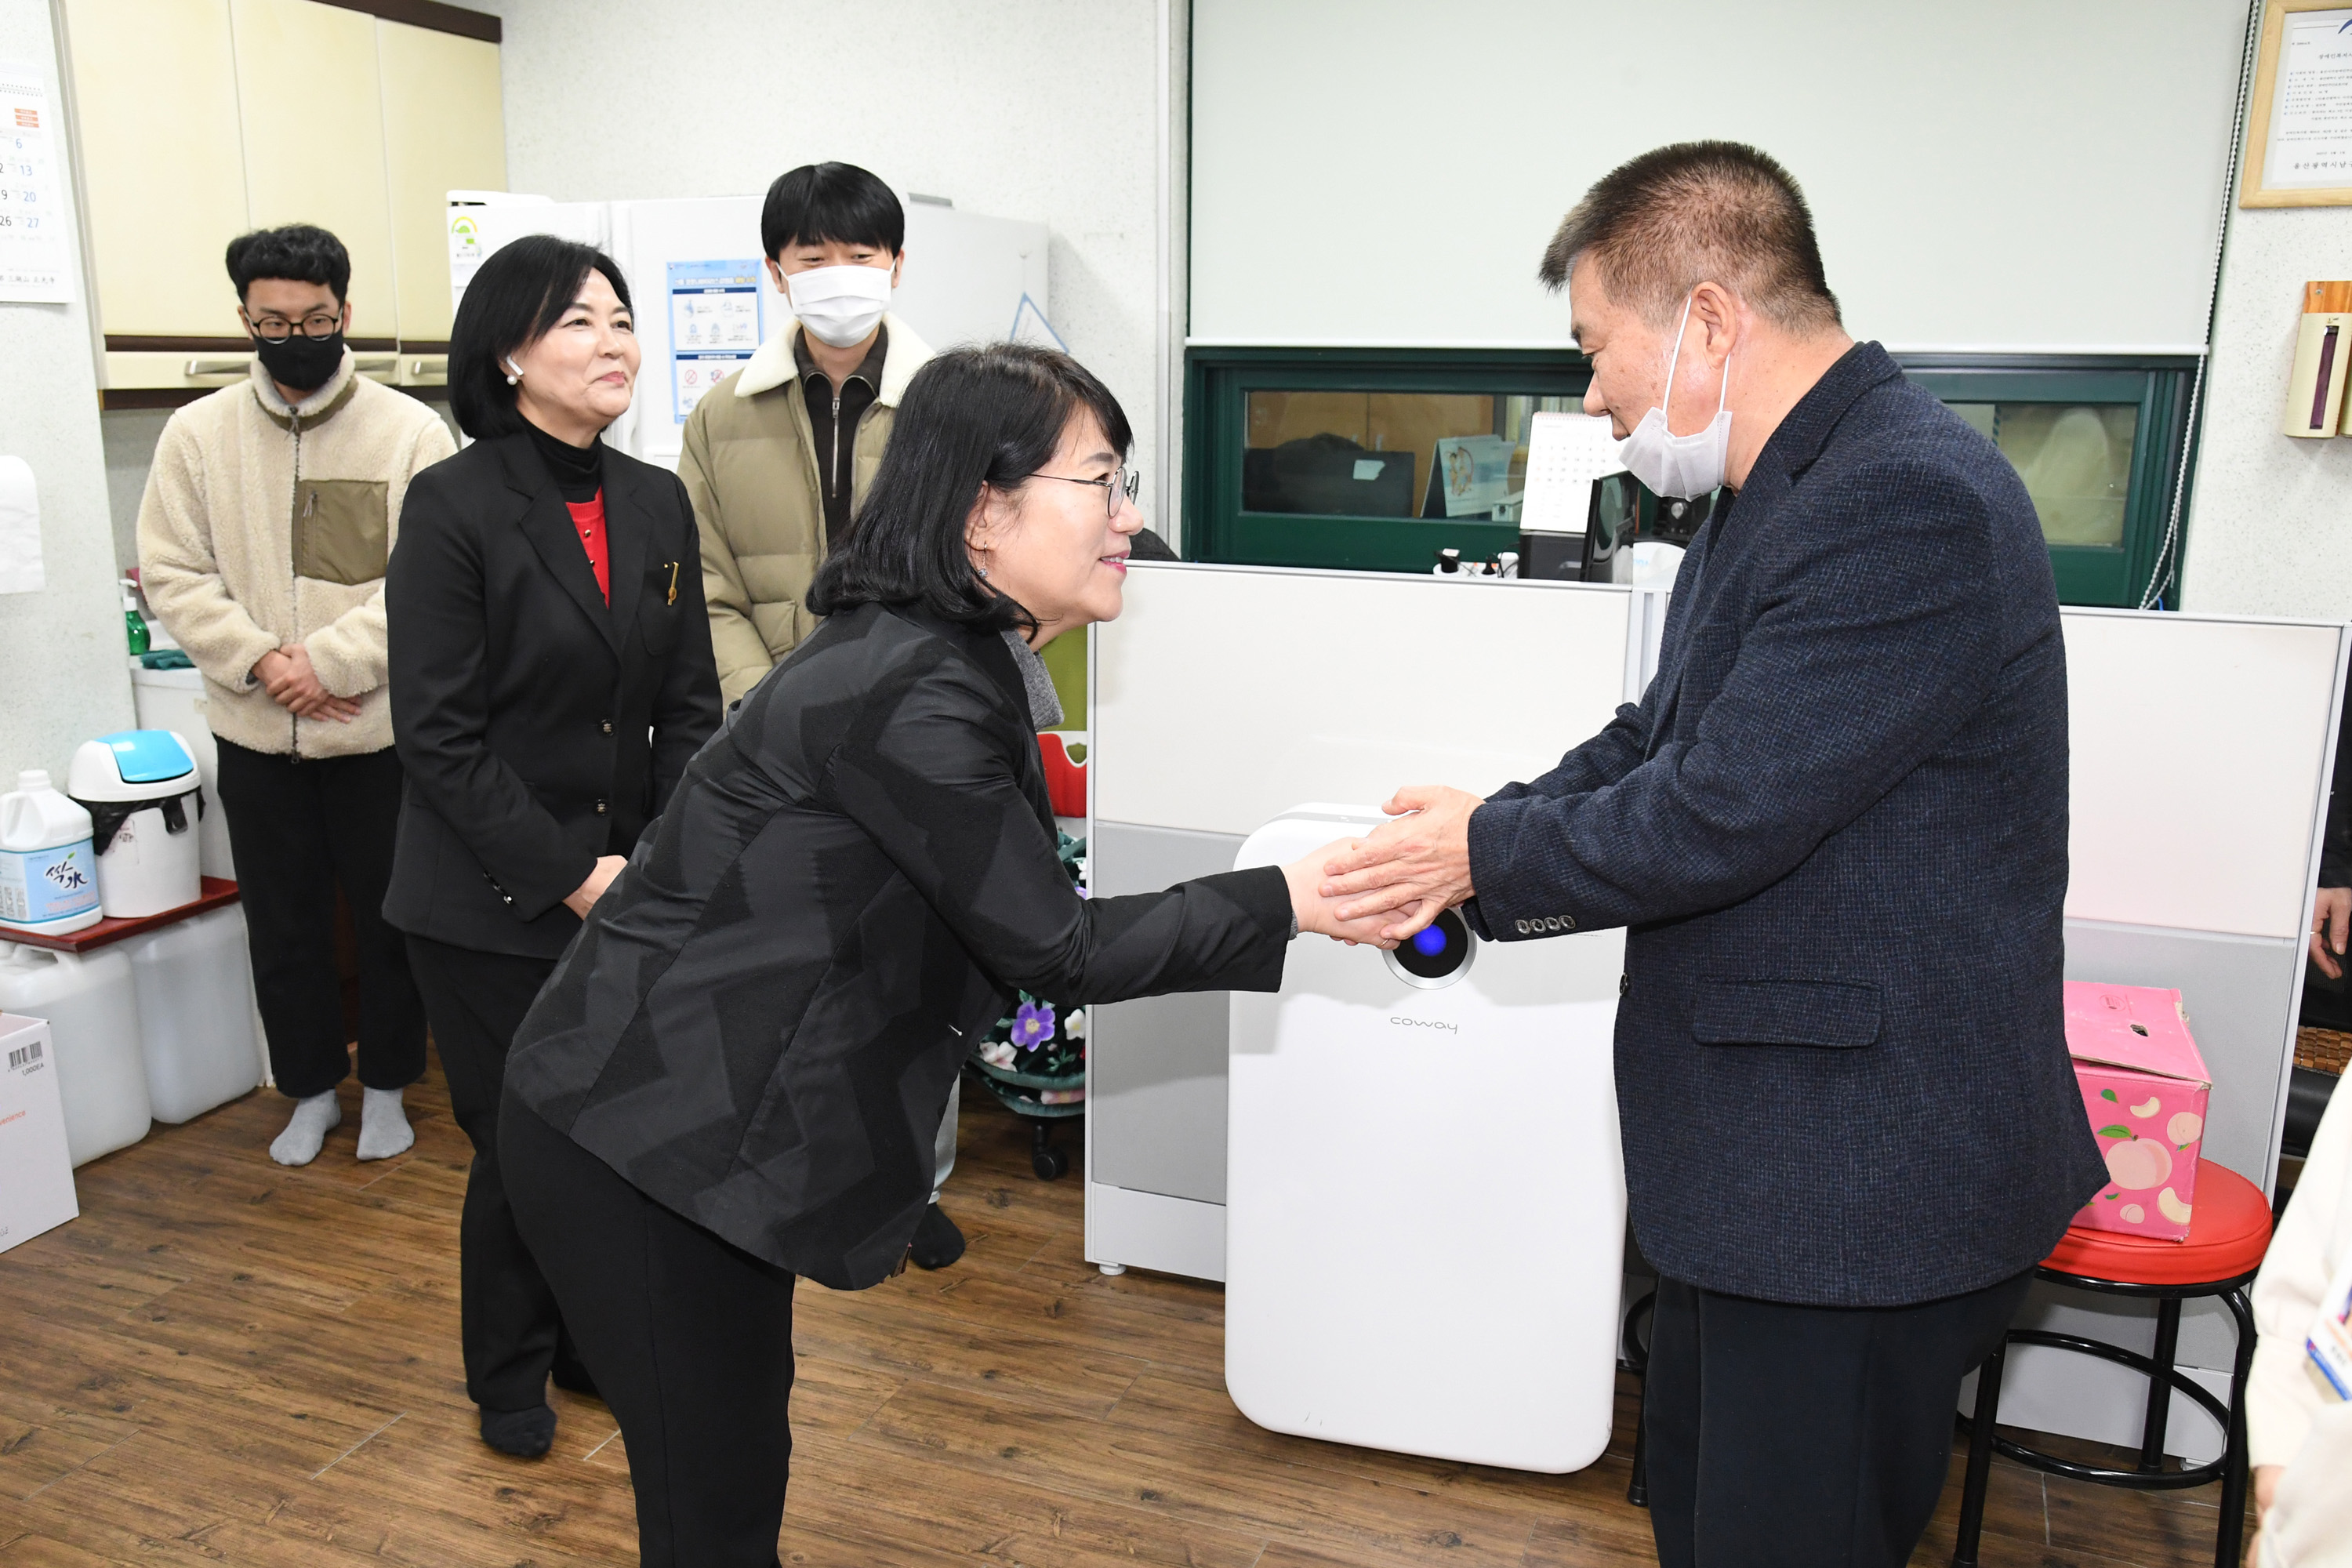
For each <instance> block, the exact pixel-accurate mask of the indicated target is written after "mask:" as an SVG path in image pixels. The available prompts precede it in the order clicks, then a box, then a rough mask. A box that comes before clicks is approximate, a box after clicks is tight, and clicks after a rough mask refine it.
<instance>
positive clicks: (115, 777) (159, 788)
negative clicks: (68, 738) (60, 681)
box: [66, 730, 205, 920]
mask: <svg viewBox="0 0 2352 1568" xmlns="http://www.w3.org/2000/svg"><path fill="white" fill-rule="evenodd" d="M66 793H67V794H68V795H71V796H73V798H74V800H75V801H76V802H78V803H79V805H82V806H83V807H85V808H86V809H87V810H88V811H89V815H90V820H91V822H92V824H93V826H95V828H96V831H95V833H94V834H93V835H92V838H93V840H94V841H95V842H96V844H97V846H98V892H99V901H100V907H101V908H103V909H104V910H105V911H106V913H107V916H108V918H110V919H112V920H131V919H135V918H137V917H139V916H141V915H159V914H162V913H163V911H164V910H176V909H178V908H179V907H180V906H181V905H182V904H192V903H194V902H195V901H196V899H197V897H198V896H199V895H201V894H202V893H203V891H204V872H203V869H202V856H203V850H202V847H201V846H200V843H199V840H198V837H197V832H196V828H197V824H198V821H199V819H200V818H201V816H202V814H203V812H204V810H205V798H204V796H205V792H204V786H203V784H202V783H201V781H200V780H199V779H198V777H197V773H196V758H195V752H194V749H193V748H192V747H190V746H189V744H188V742H187V741H186V740H185V739H184V738H183V737H182V736H181V735H179V734H178V733H176V732H175V731H170V730H124V731H121V732H120V733H117V734H112V735H101V736H100V737H99V738H98V739H97V740H95V741H84V742H82V743H81V745H80V746H79V747H78V748H77V749H76V750H75V752H74V759H73V770H72V772H71V773H68V775H67V777H66Z"/></svg>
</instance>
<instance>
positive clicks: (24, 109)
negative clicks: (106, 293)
mask: <svg viewBox="0 0 2352 1568" xmlns="http://www.w3.org/2000/svg"><path fill="white" fill-rule="evenodd" d="M56 128H57V121H56V118H55V116H54V115H53V114H51V112H50V110H49V90H48V86H47V79H46V77H45V76H44V75H43V73H42V70H41V68H40V67H38V66H37V65H31V64H28V63H26V61H23V60H0V300H22V301H27V302H30V303H33V304H44V305H62V304H65V303H67V302H68V300H72V298H73V272H72V268H73V258H72V257H71V255H70V253H69V251H68V247H67V245H66V223H65V203H64V201H63V199H62V196H61V190H62V187H61V186H60V185H59V184H58V163H57V142H56V141H55V139H54V137H53V136H52V134H51V132H54V131H55V130H56Z"/></svg>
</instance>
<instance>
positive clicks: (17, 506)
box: [0, 458, 49, 594]
mask: <svg viewBox="0 0 2352 1568" xmlns="http://www.w3.org/2000/svg"><path fill="white" fill-rule="evenodd" d="M48 581H49V580H48V574H47V573H46V572H44V571H43V570H42V569H41V502H40V498H39V495H38V493H37V491H36V490H35V489H34V487H33V469H32V467H31V465H30V464H28V463H26V461H25V459H24V458H0V594H34V593H38V592H39V591H40V590H41V589H43V588H45V587H47V586H48Z"/></svg>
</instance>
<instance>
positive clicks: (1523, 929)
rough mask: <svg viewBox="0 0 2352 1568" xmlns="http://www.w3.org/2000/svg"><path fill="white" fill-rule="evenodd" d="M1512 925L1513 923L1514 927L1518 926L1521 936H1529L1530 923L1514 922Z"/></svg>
mask: <svg viewBox="0 0 2352 1568" xmlns="http://www.w3.org/2000/svg"><path fill="white" fill-rule="evenodd" d="M1511 923H1512V924H1513V925H1515V926H1517V928H1518V931H1519V934H1520V935H1521V936H1525V935H1527V934H1528V922H1527V921H1512V922H1511Z"/></svg>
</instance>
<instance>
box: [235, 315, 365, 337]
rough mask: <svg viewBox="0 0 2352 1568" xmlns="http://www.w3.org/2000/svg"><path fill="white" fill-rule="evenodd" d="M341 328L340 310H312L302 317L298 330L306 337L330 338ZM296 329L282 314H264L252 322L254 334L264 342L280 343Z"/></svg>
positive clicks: (294, 324)
mask: <svg viewBox="0 0 2352 1568" xmlns="http://www.w3.org/2000/svg"><path fill="white" fill-rule="evenodd" d="M342 329H343V318H342V315H341V312H339V311H331V310H313V311H311V312H310V314H309V315H307V316H305V317H303V318H302V321H301V323H300V326H299V331H301V333H302V335H303V336H304V337H306V338H331V337H333V336H334V335H335V334H336V333H337V332H339V331H342ZM295 331H297V326H296V323H294V322H292V321H288V320H287V319H286V318H285V317H283V316H264V317H263V318H262V319H261V320H259V321H256V322H254V323H253V333H254V336H256V337H257V338H259V339H260V340H261V341H262V342H266V343H282V342H285V341H286V340H287V339H289V338H290V337H292V336H293V335H294V333H295Z"/></svg>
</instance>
